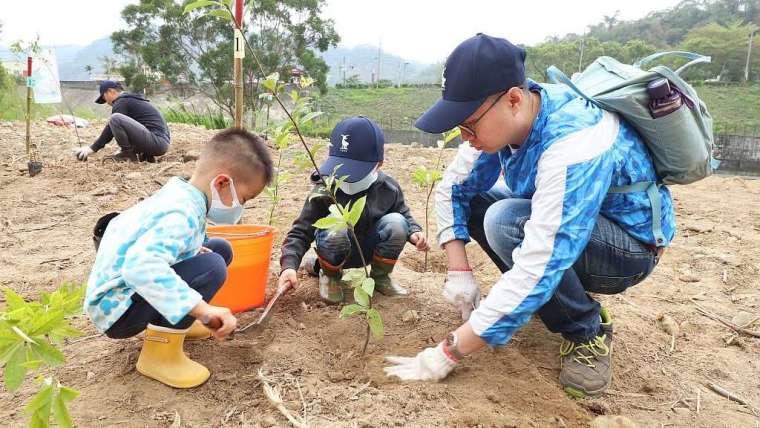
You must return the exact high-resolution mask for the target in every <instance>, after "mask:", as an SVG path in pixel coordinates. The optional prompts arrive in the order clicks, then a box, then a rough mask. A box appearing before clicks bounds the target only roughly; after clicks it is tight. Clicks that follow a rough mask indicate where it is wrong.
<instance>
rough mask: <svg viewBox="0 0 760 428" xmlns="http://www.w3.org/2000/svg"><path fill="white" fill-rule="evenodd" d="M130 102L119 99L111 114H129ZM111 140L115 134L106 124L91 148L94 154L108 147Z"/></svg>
mask: <svg viewBox="0 0 760 428" xmlns="http://www.w3.org/2000/svg"><path fill="white" fill-rule="evenodd" d="M128 102H129V101H128V100H126V99H124V100H121V99H117V102H115V103H114V105H113V109H111V114H114V113H121V114H127V103H128ZM111 140H113V132H111V125H109V124H107V123H106V127H105V128H103V132H101V133H100V137H98V139H97V140H95V142H94V143H92V145H91V146H90V148H91V149H92V151H93V152H97V151H98V150H100V149H102V148H103V147H105V146H106V144H108V143H110V142H111Z"/></svg>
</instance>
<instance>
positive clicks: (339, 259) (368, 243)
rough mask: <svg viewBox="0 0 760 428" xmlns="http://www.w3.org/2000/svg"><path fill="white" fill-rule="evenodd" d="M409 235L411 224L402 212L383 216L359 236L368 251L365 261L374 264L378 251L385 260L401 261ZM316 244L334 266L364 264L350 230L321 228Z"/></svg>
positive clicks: (364, 253)
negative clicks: (373, 258) (365, 233)
mask: <svg viewBox="0 0 760 428" xmlns="http://www.w3.org/2000/svg"><path fill="white" fill-rule="evenodd" d="M408 236H409V223H408V222H407V221H406V218H405V217H404V216H403V215H401V214H399V213H390V214H386V215H384V216H383V217H381V218H380V220H378V221H377V223H375V224H374V226H373V227H372V228H371V229H370V232H369V233H368V234H367V236H357V239H358V240H359V242H360V243H361V246H362V249H363V250H364V252H363V255H364V260H365V261H366V262H367V263H370V262H371V261H372V256H373V255H374V254H377V255H378V256H380V257H382V258H384V259H390V260H397V259H398V256H399V255H401V251H402V250H403V249H404V245H405V244H406V240H407V238H408ZM316 246H317V248H316V250H317V254H318V255H319V257H321V258H322V259H324V260H325V261H327V263H329V264H331V265H333V266H341V265H342V266H343V268H346V269H350V268H358V267H362V266H363V265H362V260H361V257H360V256H359V252H358V251H356V248H355V245H354V242H353V241H352V240H351V238H350V237H349V236H348V231H347V230H343V231H340V232H336V233H331V232H329V231H327V230H325V229H317V233H316ZM344 262H345V264H344Z"/></svg>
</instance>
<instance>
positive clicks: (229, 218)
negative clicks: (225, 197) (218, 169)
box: [206, 175, 243, 224]
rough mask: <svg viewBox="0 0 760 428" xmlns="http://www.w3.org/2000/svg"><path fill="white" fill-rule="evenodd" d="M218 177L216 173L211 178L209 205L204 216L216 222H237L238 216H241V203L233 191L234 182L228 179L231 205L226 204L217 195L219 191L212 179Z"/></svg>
mask: <svg viewBox="0 0 760 428" xmlns="http://www.w3.org/2000/svg"><path fill="white" fill-rule="evenodd" d="M217 178H219V176H218V175H217V176H216V177H214V179H213V180H211V205H210V207H209V210H208V214H206V217H207V218H208V219H209V220H211V221H213V222H214V223H216V224H237V222H239V221H240V218H241V217H242V216H243V205H241V204H240V200H239V199H238V197H237V192H236V191H235V183H234V182H233V181H232V177H229V179H230V192H231V193H232V205H231V206H227V205H224V202H222V198H221V197H220V196H219V191H218V190H216V186H214V181H216V179H217Z"/></svg>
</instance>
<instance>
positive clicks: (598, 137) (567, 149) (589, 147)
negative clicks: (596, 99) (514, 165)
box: [536, 110, 620, 188]
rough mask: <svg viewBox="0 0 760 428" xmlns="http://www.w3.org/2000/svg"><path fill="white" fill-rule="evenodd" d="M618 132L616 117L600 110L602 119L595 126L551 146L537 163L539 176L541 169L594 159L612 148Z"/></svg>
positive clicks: (618, 121) (618, 126)
mask: <svg viewBox="0 0 760 428" xmlns="http://www.w3.org/2000/svg"><path fill="white" fill-rule="evenodd" d="M619 131H620V120H619V119H618V116H617V115H616V114H615V113H610V112H608V111H604V110H602V118H601V119H600V120H599V122H597V124H596V125H594V126H592V127H589V128H586V129H582V130H580V131H578V132H575V133H573V134H570V135H568V136H567V137H565V138H563V139H561V140H559V141H557V142H556V143H554V144H552V146H551V147H549V149H548V150H547V151H545V152H544V153H543V154H542V155H541V159H539V161H538V173H539V174H540V173H541V170H542V169H543V170H547V169H551V168H556V167H559V166H570V165H574V164H578V163H582V162H586V161H588V160H591V159H594V158H595V157H597V156H599V155H601V154H602V153H604V152H606V151H607V150H609V148H610V147H612V144H614V142H615V139H617V135H618V132H619ZM536 188H538V185H536Z"/></svg>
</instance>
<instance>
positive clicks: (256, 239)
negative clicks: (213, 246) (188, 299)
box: [207, 224, 277, 313]
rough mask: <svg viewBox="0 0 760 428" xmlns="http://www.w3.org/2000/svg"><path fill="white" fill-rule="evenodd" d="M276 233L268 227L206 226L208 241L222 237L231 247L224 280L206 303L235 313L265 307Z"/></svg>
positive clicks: (245, 225) (238, 225) (272, 228)
mask: <svg viewBox="0 0 760 428" xmlns="http://www.w3.org/2000/svg"><path fill="white" fill-rule="evenodd" d="M275 233H277V229H276V228H274V227H271V226H254V225H247V224H236V225H229V226H209V228H208V231H207V234H208V237H209V238H224V239H226V240H228V241H229V242H230V244H231V245H232V263H231V264H230V266H229V268H228V269H227V281H225V282H224V284H223V285H222V288H220V289H219V291H218V292H217V293H216V295H215V296H214V298H213V299H211V302H209V303H211V304H212V305H216V306H225V307H227V308H230V310H231V311H232V312H235V313H237V312H243V311H247V310H249V309H252V308H255V307H258V306H262V305H263V304H264V300H265V295H266V288H267V280H268V279H269V259H270V258H271V257H272V241H273V240H274V235H275Z"/></svg>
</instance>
